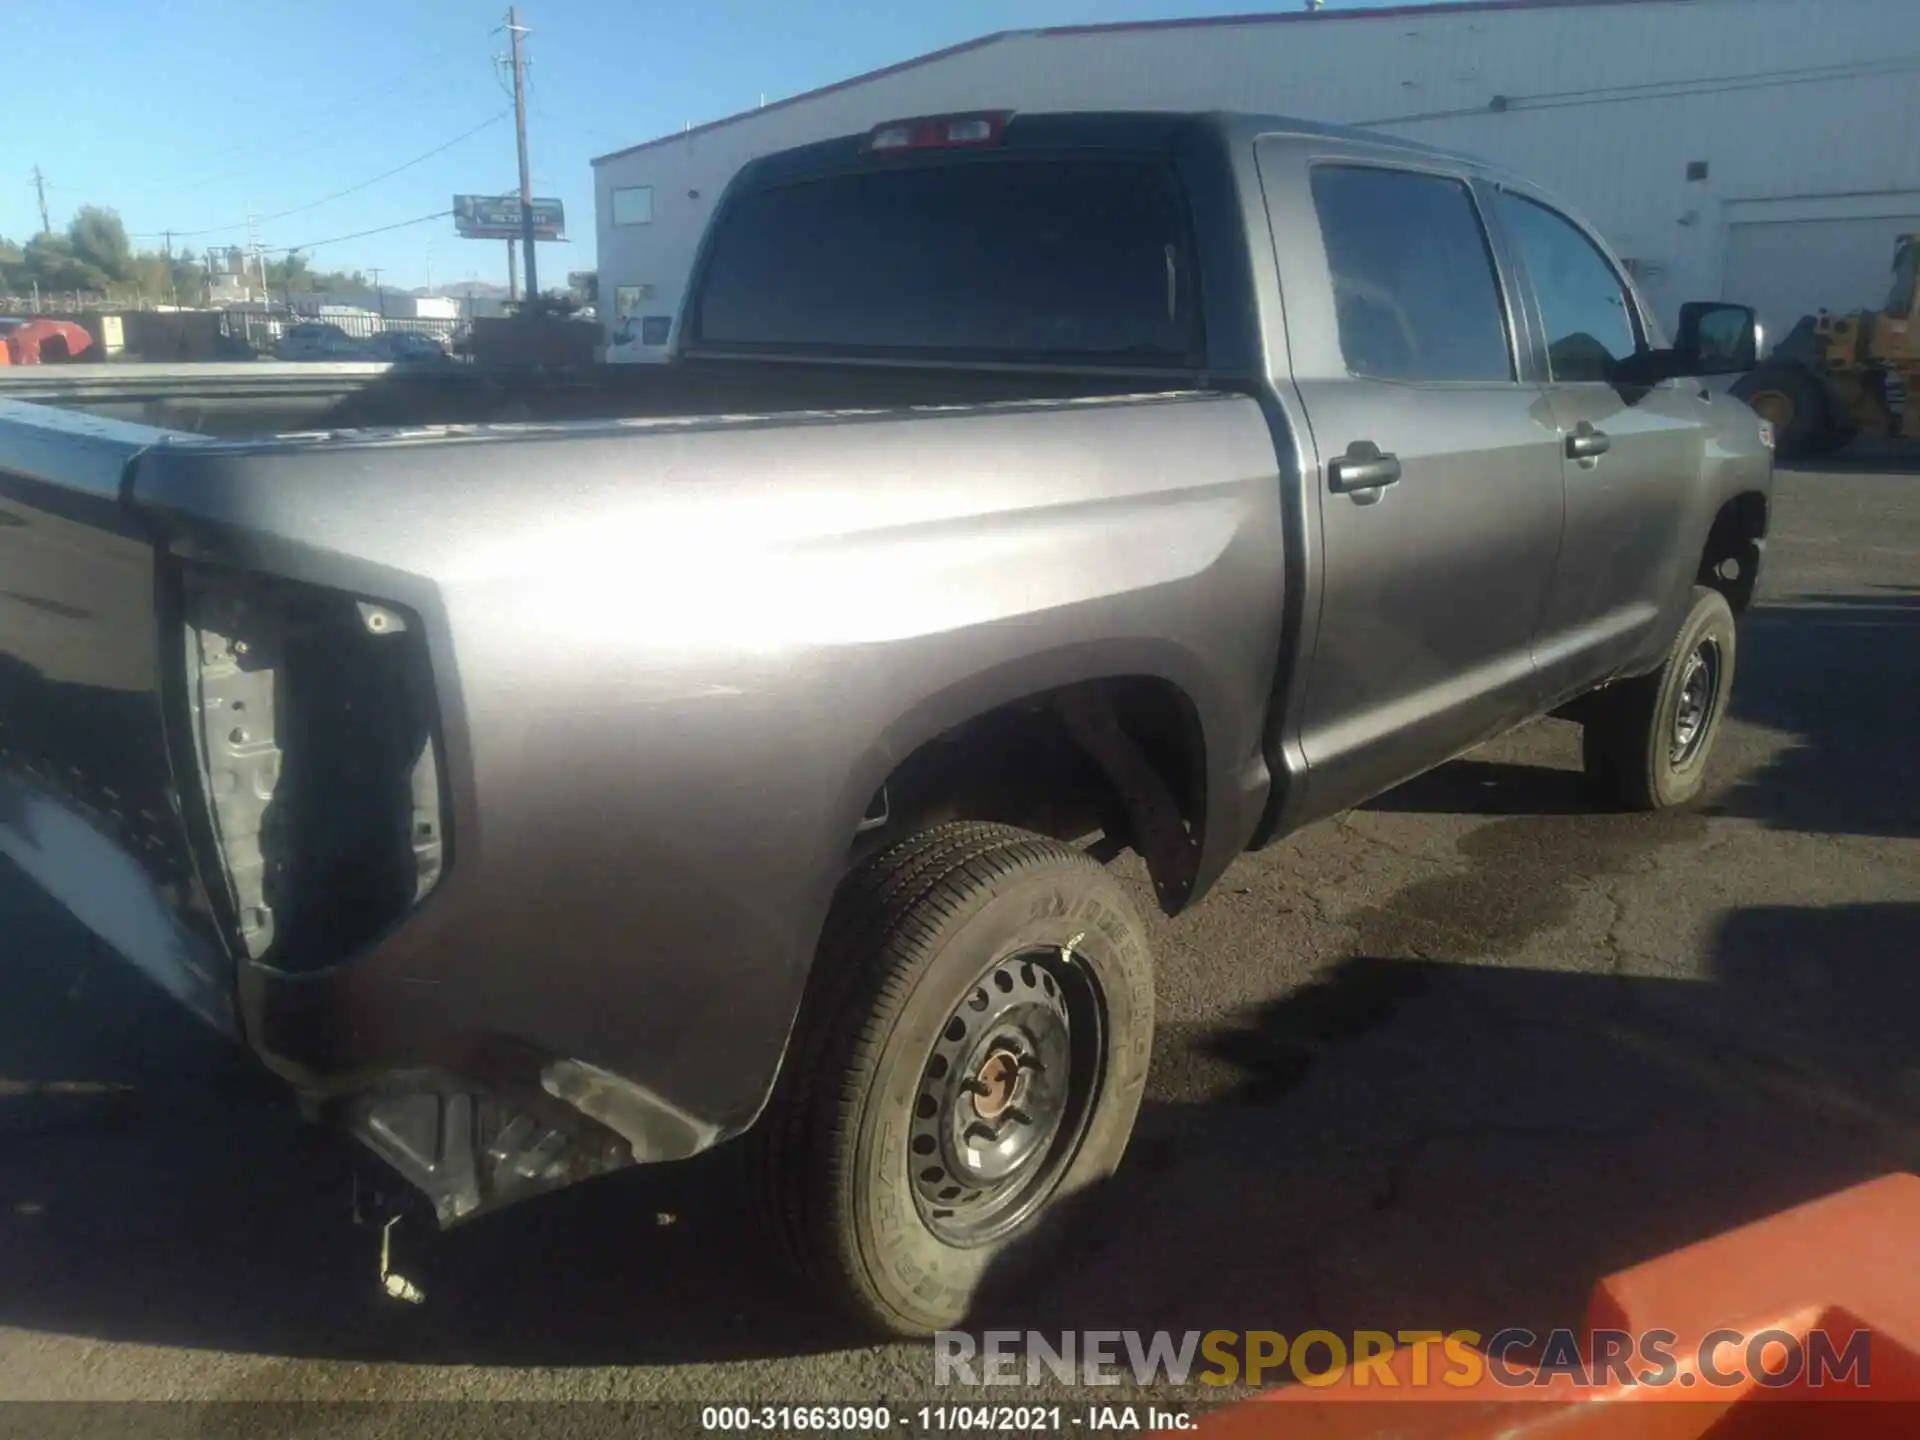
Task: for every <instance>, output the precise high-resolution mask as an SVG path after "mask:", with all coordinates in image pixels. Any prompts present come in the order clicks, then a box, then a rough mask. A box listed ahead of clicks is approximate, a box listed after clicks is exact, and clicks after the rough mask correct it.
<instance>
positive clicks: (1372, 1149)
mask: <svg viewBox="0 0 1920 1440" xmlns="http://www.w3.org/2000/svg"><path fill="white" fill-rule="evenodd" d="M1776 517H1777V518H1776V524H1775V534H1774V539H1773V541H1772V543H1771V546H1770V551H1769V557H1768V564H1767V568H1766V570H1765V572H1764V574H1763V578H1762V599H1761V604H1760V605H1759V607H1758V608H1757V609H1756V610H1755V611H1754V612H1753V614H1752V615H1751V617H1750V618H1749V619H1748V620H1747V622H1746V623H1745V625H1744V626H1743V628H1742V632H1741V636H1740V653H1739V660H1738V678H1737V680H1736V686H1735V697H1734V719H1733V723H1732V724H1731V726H1730V728H1729V729H1728V730H1727V731H1726V732H1725V733H1724V734H1723V735H1722V737H1721V739H1720V742H1719V748H1718V750H1717V752H1716V755H1715V758H1714V762H1713V776H1712V780H1711V782H1710V790H1709V793H1708V795H1707V796H1706V797H1705V799H1704V801H1703V803H1701V804H1700V805H1699V806H1698V808H1697V809H1695V810H1693V811H1691V812H1689V813H1684V814H1676V815H1667V816H1633V815H1619V814H1594V813H1591V812H1590V810H1589V808H1588V806H1587V805H1586V803H1585V801H1584V799H1583V798H1582V795H1581V792H1580V788H1579V786H1578V784H1577V783H1576V782H1577V774H1576V772H1577V767H1578V763H1579V740H1578V733H1577V731H1576V730H1575V729H1574V728H1573V727H1572V726H1571V725H1568V724H1565V723H1562V722H1556V721H1545V722H1542V723H1540V724H1537V725H1534V726H1531V727H1529V728H1528V729H1526V730H1524V731H1522V732H1520V733H1518V734H1515V735H1513V736H1510V737H1508V738H1506V739H1504V740H1502V741H1500V742H1498V743H1497V744H1494V745H1492V746H1488V747H1486V748H1484V749H1482V750H1480V751H1477V752H1475V753H1474V754H1473V755H1471V756H1469V757H1467V758H1465V759H1462V760H1458V761H1456V762H1454V763H1453V764H1451V765H1448V766H1446V767H1444V768H1442V769H1440V770H1438V771H1436V772H1434V773H1433V774H1431V775H1429V776H1426V777H1424V778H1423V779H1421V780H1418V781H1416V782H1414V783H1412V784H1409V785H1407V786H1404V787H1402V788H1401V789H1399V790H1397V791H1395V792H1393V793H1392V794H1390V795H1388V796H1386V797H1384V798H1382V799H1381V800H1379V801H1378V802H1376V803H1374V804H1372V805H1369V806H1367V807H1365V808H1363V809H1361V810H1357V811H1354V812H1352V813H1349V814H1347V815H1344V816H1342V817H1340V818H1339V819H1337V820H1334V821H1330V822H1327V823H1325V824H1322V825H1318V826H1316V827H1314V828H1313V829H1311V830H1309V831H1308V832H1306V833H1304V834H1302V835H1299V836H1297V837H1295V838H1294V839H1292V840H1290V841H1289V842H1286V843H1284V844H1282V845H1279V846H1276V847H1273V848H1271V849H1269V850H1268V851H1266V852H1264V853H1262V854H1259V855H1254V856H1249V857H1246V858H1245V859H1243V860H1242V861H1241V862H1239V863H1238V864H1237V865H1236V866H1235V867H1234V869H1233V870H1232V871H1231V872H1230V873H1229V874H1228V876H1227V877H1226V879H1225V881H1224V882H1223V883H1222V885H1221V886H1220V888H1219V890H1218V891H1217V892H1216V893H1215V895H1214V896H1213V897H1212V898H1211V899H1210V900H1209V901H1208V903H1206V904H1205V905H1203V906H1201V907H1199V908H1198V909H1197V910H1196V911H1195V912H1194V913H1193V914H1191V915H1190V916H1187V917H1185V918H1182V919H1181V920H1178V921H1174V922H1160V923H1157V924H1156V926H1155V929H1156V932H1157V935H1156V941H1157V946H1158V955H1159V965H1160V976H1161V985H1160V996H1161V1000H1160V1017H1161V1022H1160V1023H1161V1029H1160V1039H1159V1045H1158V1049H1157V1052H1156V1060H1155V1068H1154V1075H1153V1080H1152V1084H1151V1090H1150V1095H1149V1101H1148V1104H1147V1107H1146V1109H1145V1111H1144V1113H1143V1116H1142V1119H1141V1123H1140V1128H1139V1132H1138V1135H1137V1137H1136V1139H1135V1142H1134V1145H1133V1147H1132V1149H1131V1151H1130V1152H1129V1156H1128V1160H1127V1163H1126V1165H1125V1167H1124V1168H1123V1170H1122V1172H1121V1174H1120V1175H1119V1176H1118V1177H1117V1178H1116V1180H1115V1181H1114V1182H1113V1183H1112V1184H1111V1185H1110V1186H1109V1187H1107V1189H1106V1190H1105V1191H1104V1192H1103V1193H1101V1194H1099V1195H1096V1196H1094V1197H1092V1198H1091V1199H1090V1200H1089V1201H1088V1203H1087V1206H1086V1211H1085V1214H1084V1216H1083V1217H1082V1222H1081V1223H1080V1225H1079V1227H1078V1239H1077V1242H1076V1245H1075V1247H1074V1253H1073V1254H1072V1255H1071V1256H1070V1257H1069V1259H1068V1262H1067V1263H1066V1264H1064V1265H1062V1266H1061V1268H1060V1269H1059V1271H1058V1272H1057V1274H1056V1278H1055V1279H1054V1281H1053V1283H1052V1284H1051V1285H1049V1286H1047V1287H1045V1288H1044V1289H1043V1290H1042V1291H1041V1292H1040V1293H1037V1294H1034V1295H1032V1296H1030V1297H1028V1299H1027V1300H1026V1301H1024V1302H1022V1303H1021V1304H1020V1305H1018V1306H1016V1307H1014V1308H1013V1309H1011V1310H1010V1311H1009V1312H1008V1313H1006V1314H1003V1315H999V1316H996V1317H994V1318H995V1323H996V1324H1001V1325H1018V1326H1034V1327H1039V1328H1045V1329H1049V1330H1057V1329H1063V1328H1070V1327H1071V1328H1103V1329H1141V1330H1153V1329H1174V1330H1184V1329H1212V1328H1254V1327H1257V1328H1264V1329H1275V1330H1280V1331H1283V1332H1287V1333H1298V1332H1299V1331H1301V1330H1303V1329H1306V1328H1310V1327H1321V1328H1326V1329H1330V1330H1333V1331H1335V1332H1336V1333H1337V1332H1342V1331H1351V1330H1353V1329H1356V1328H1367V1329H1380V1330H1389V1331H1393V1330H1404V1329H1418V1328H1433V1329H1454V1328H1460V1327H1466V1328H1472V1329H1477V1330H1480V1331H1482V1332H1483V1333H1488V1332H1491V1331H1493V1330H1497V1329H1499V1328H1501V1327H1502V1326H1505V1325H1527V1326H1530V1327H1532V1328H1534V1329H1536V1330H1544V1329H1546V1328H1549V1327H1551V1326H1552V1325H1555V1324H1573V1323H1576V1322H1577V1321H1578V1320H1579V1319H1580V1317H1581V1315H1582V1313H1583V1312H1584V1309H1585V1304H1586V1300H1587V1296H1588V1293H1589V1291H1590V1289H1591V1287H1592V1284H1593V1282H1594V1280H1595V1279H1596V1278H1597V1277H1599V1276H1601V1275H1603V1274H1605V1273H1607V1272H1608V1271H1610V1270H1613V1269H1616V1268H1619V1267H1621V1266H1623V1265H1626V1264H1629V1263H1632V1262H1634V1261H1638V1260H1642V1259H1646V1258H1649V1257H1651V1256H1654V1255H1656V1254H1659V1253H1661V1252H1663V1251H1665V1250H1668V1249H1671V1248H1673V1247H1675V1246H1678V1245H1681V1244H1684V1243H1686V1242H1688V1241H1690V1240H1693V1239H1697V1238H1700V1237H1702V1236H1705V1235H1708V1234H1711V1233H1714V1232H1716V1231H1718V1230H1721V1229H1724V1228H1726V1227H1728V1226H1731V1225H1734V1224H1737V1223H1740V1222H1742V1221H1745V1220H1749V1219H1754V1218H1757V1217H1759V1216H1761V1215H1763V1214H1766V1213H1768V1212H1770V1211H1772V1210H1775V1209H1778V1208H1780V1207H1782V1206H1785V1205H1788V1204H1791V1203H1794V1202H1796V1201H1799V1200H1803V1199H1807V1198H1811V1197H1812V1196H1815V1195H1818V1194H1822V1193H1825V1192H1827V1191H1830V1190H1833V1189H1836V1188H1839V1187H1841V1186H1843V1185H1846V1184H1848V1183H1850V1182H1853V1181H1856V1180H1859V1179H1863V1178H1866V1177H1868V1176H1871V1175H1875V1174H1880V1173H1885V1172H1887V1171H1889V1170H1900V1169H1909V1168H1916V1166H1920V461H1916V460H1915V458H1914V457H1913V456H1912V455H1911V454H1900V453H1893V454H1881V455H1879V456H1868V457H1862V458H1857V459H1846V460H1840V461H1834V462H1828V463H1827V467H1826V468H1825V469H1823V470H1821V471H1819V472H1814V471H1799V472H1793V471H1785V472H1783V473H1782V474H1781V476H1780V483H1779V490H1778V496H1777V501H1776ZM0 863H3V862H0ZM1127 873H1128V874H1129V875H1130V876H1131V877H1132V878H1131V883H1134V884H1135V885H1136V886H1138V885H1139V883H1140V875H1139V873H1138V871H1137V868H1136V869H1132V870H1128V871H1127ZM1140 898H1141V908H1142V910H1143V912H1148V913H1150V912H1151V909H1152V907H1151V905H1150V903H1148V902H1147V900H1146V896H1145V892H1144V890H1142V892H1141V897H1140ZM345 1175H346V1171H345V1167H344V1163H343V1160H342V1156H341V1153H340V1151H339V1150H338V1149H337V1148H336V1147H335V1146H334V1145H333V1144H332V1143H330V1142H328V1141H326V1140H324V1139H321V1138H319V1137H316V1136H314V1135H313V1134H311V1133H310V1132H307V1131H305V1130H303V1128H302V1127H301V1126H300V1125H299V1123H298V1122H297V1121H296V1119H295V1117H294V1116H293V1115H292V1113H291V1112H290V1110H288V1109H287V1108H286V1107H285V1106H284V1105H283V1104H282V1103H281V1102H280V1097H279V1096H278V1094H277V1093H276V1090H275V1088H274V1086H273V1085H271V1084H269V1083H268V1082H266V1081H264V1080H263V1079H262V1078H261V1077H259V1076H258V1075H256V1074H254V1073H253V1072H252V1071H251V1070H250V1069H249V1068H248V1067H247V1066H246V1065H245V1064H244V1063H241V1062H240V1060H239V1059H238V1058H237V1057H235V1056H233V1055H231V1054H229V1053H227V1052H226V1051H225V1050H224V1049H223V1048H222V1047H221V1046H220V1045H219V1044H218V1043H216V1042H214V1041H212V1040H211V1039H210V1038H209V1037H207V1036H206V1035H204V1034H202V1033H201V1032H200V1031H198V1030H197V1029H196V1028H195V1026H194V1024H193V1022H191V1021H189V1020H186V1019H184V1018H183V1017H181V1016H180V1015H178V1014H176V1013H175V1012H174V1010H173V1009H172V1007H171V1006H170V1004H169V1003H168V1002H166V1001H165V1000H164V999H163V998H162V997H160V996H159V995H158V994H156V993H152V992H150V991H149V990H147V989H146V988H145V987H144V985H143V983H142V982H140V981H139V980H137V979H135V978H134V977H132V976H130V975H129V974H127V973H125V972H123V971H122V970H120V969H119V968H118V967H117V966H116V965H115V964H113V963H112V962H111V961H110V960H107V959H105V958H103V957H101V956H99V955H97V954H96V953H94V951H93V950H92V948H91V947H90V945H89V944H88V942H87V941H86V940H85V938H84V936H83V935H82V934H81V933H80V932H78V931H77V930H76V928H75V927H74V925H73V924H72V923H71V922H70V921H69V920H68V919H67V918H66V917H65V916H64V915H63V914H61V913H59V912H57V911H55V910H54V909H52V908H51V907H50V906H49V905H48V904H47V903H46V902H44V901H43V900H41V899H40V898H39V897H38V896H36V895H35V894H33V893H32V892H31V891H29V889H28V888H27V887H26V886H25V884H24V883H23V882H22V881H21V880H20V879H19V877H18V876H17V875H15V874H13V873H12V872H5V873H0V1399H76V1398H80V1399H84V1398H97V1399H134V1398H153V1399H174V1400H233V1399H250V1400H293V1399H304V1398H314V1399H318V1398H334V1399H357V1400H397V1399H425V1398H447V1399H468V1400H482V1399H514V1400H522V1401H537V1400H560V1399H568V1400H590V1399H596V1400H609V1399H611V1400H630V1401H644V1400H657V1399H679V1400H696V1401H702V1402H713V1401H720V1400H728V1399H751V1400H755V1401H781V1400H788V1401H799V1400H818V1401H848V1400H855V1399H860V1400H872V1399H874V1398H876V1397H892V1398H895V1399H904V1398H905V1397H908V1396H925V1395H927V1394H929V1393H930V1392H929V1386H930V1377H931V1359H930V1352H929V1351H928V1349H927V1348H926V1347H925V1346H922V1345H905V1344H902V1345H883V1346H873V1345H869V1344H863V1343H860V1342H858V1341H857V1340H855V1339H853V1338H852V1337H849V1336H847V1335H846V1334H845V1333H844V1332H843V1331H841V1330H840V1329H839V1328H838V1327H837V1326H836V1325H834V1324H833V1323H832V1322H830V1321H826V1320H824V1319H823V1318H822V1317H821V1316H820V1315H819V1314H818V1313H816V1311H815V1310H814V1309H813V1308H812V1307H810V1306H809V1304H808V1303H807V1300H806V1297H805V1295H804V1294H802V1293H800V1292H798V1291H797V1290H796V1289H795V1288H794V1287H792V1286H791V1285H790V1284H789V1283H788V1282H786V1281H785V1280H784V1279H782V1278H781V1277H780V1275H779V1274H778V1272H777V1271H776V1270H774V1269H773V1267H772V1266H771V1264H770V1262H769V1261H768V1260H767V1258H766V1256H765V1254H764V1252H763V1251H762V1250H761V1248H760V1245H759V1242H758V1241H757V1239H756V1238H755V1237H754V1234H753V1232H752V1230H751V1227H750V1226H749V1225H748V1224H747V1223H746V1217H745V1216H744V1214H743V1212H742V1209H741V1206H740V1204H739V1202H738V1200H737V1198H736V1196H735V1191H734V1189H733V1187H732V1185H731V1183H730V1182H731V1181H732V1178H733V1176H732V1170H731V1162H730V1158H729V1156H728V1155H727V1154H726V1153H725V1152H724V1151H723V1152H721V1153H719V1154H716V1155H713V1156H709V1157H704V1158H703V1159H702V1160H700V1161H696V1162H693V1163H690V1164H687V1165H682V1166H675V1167H669V1168H664V1169H659V1170H653V1171H638V1172H630V1173H628V1174H625V1175H622V1176H618V1177H614V1178H612V1179H610V1180H608V1181H605V1182H601V1183H599V1184H596V1185H591V1186H587V1187H583V1188H581V1189H579V1190H577V1191H573V1192H569V1193H565V1194H562V1195H558V1196H554V1197H551V1198H549V1199H547V1200H544V1201H541V1202H536V1203H534V1204H532V1205H530V1206H527V1207H524V1208H522V1209H519V1210H514V1211H509V1212H506V1213H504V1214H501V1215H498V1216H494V1217H490V1218H487V1219H483V1220H481V1221H478V1222H475V1223H474V1224H472V1225H470V1226H468V1227H466V1228H464V1229H461V1230H458V1231H455V1232H453V1233H451V1234H449V1235H446V1236H444V1237H441V1238H439V1239H438V1240H436V1241H434V1242H433V1244H432V1245H431V1246H429V1247H426V1248H424V1249H421V1248H416V1249H415V1250H414V1251H412V1252H411V1253H410V1254H409V1255H408V1257H407V1263H408V1265H409V1266H410V1267H411V1269H412V1271H413V1273H415V1274H416V1275H417V1276H418V1277H419V1278H420V1279H421V1280H422V1283H424V1284H425V1286H426V1288H427V1290H428V1292H429V1293H428V1301H427V1303H426V1304H425V1305H424V1306H422V1307H420V1308H418V1309H410V1308H407V1307H404V1306H398V1305H395V1304H394V1303H393V1302H391V1301H387V1300H385V1299H383V1298H381V1297H380V1296H379V1295H378V1294H377V1291H376V1284H375V1253H376V1251H375V1246H374V1243H373V1240H372V1237H371V1236H370V1235H369V1234H368V1233H367V1232H365V1231H363V1230H359V1229H356V1228H354V1227H353V1226H352V1225H351V1224H350V1222H349V1218H348V1207H347V1201H346V1179H345ZM409 1423H410V1424H413V1425H414V1429H415V1433H419V1425H418V1423H417V1422H409ZM364 1429H365V1421H364V1417H362V1418H361V1419H358V1420H356V1419H352V1418H350V1417H349V1416H348V1415H347V1414H346V1413H345V1412H339V1413H338V1414H337V1417H336V1418H335V1419H333V1420H328V1421H326V1422H324V1423H315V1424H314V1425H311V1426H308V1427H305V1429H304V1431H303V1433H312V1434H336V1433H346V1432H347V1431H348V1430H353V1431H354V1433H362V1432H363V1431H364Z"/></svg>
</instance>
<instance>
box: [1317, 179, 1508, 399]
mask: <svg viewBox="0 0 1920 1440" xmlns="http://www.w3.org/2000/svg"><path fill="white" fill-rule="evenodd" d="M1312 184H1313V203H1314V209H1315V210H1316V211H1317V212H1318V214H1319V217H1320V234H1321V238H1322V239H1323V240H1324V241H1325V242H1326V248H1327V265H1328V268H1329V269H1330V270H1331V271H1332V273H1333V295H1334V306H1335V310H1336V313H1337V315H1338V318H1339V325H1340V352H1341V355H1342V356H1343V357H1344V359H1345V360H1346V365H1347V369H1348V371H1349V372H1350V373H1352V374H1354V375H1357V376H1362V377H1365V378H1368V379H1375V380H1408V381H1476V380H1477V381H1501V380H1505V381H1511V380H1513V378H1514V369H1513V353H1512V348H1511V346H1510V345H1509V343H1508V338H1507V321H1506V307H1505V305H1504V304H1503V303H1502V301H1501V297H1500V281H1499V275H1498V272H1497V271H1496V270H1495V269H1494V264H1493V255H1492V253H1491V251H1490V250H1489V249H1488V247H1487V236H1486V231H1485V230H1484V229H1483V228H1482V227H1481V224H1480V214H1479V211H1478V210H1477V209H1476V208H1475V206H1474V203H1473V196H1472V194H1471V193H1470V192H1469V191H1468V189H1467V187H1466V185H1465V184H1464V183H1463V182H1461V181H1459V180H1456V179H1453V178H1451V177H1449V176H1444V175H1430V174H1426V173H1423V172H1420V171H1413V170H1387V169H1381V168H1378V167H1375V166H1362V165H1316V166H1315V167H1314V169H1313V175H1312Z"/></svg>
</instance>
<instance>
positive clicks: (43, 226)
mask: <svg viewBox="0 0 1920 1440" xmlns="http://www.w3.org/2000/svg"><path fill="white" fill-rule="evenodd" d="M520 153H521V155H522V157H524V156H525V154H526V146H525V144H524V143H522V145H521V148H520ZM524 168H525V167H524V165H523V166H522V169H523V170H524ZM33 188H34V192H35V193H36V194H38V195H39V197H40V233H41V234H42V235H51V234H52V233H53V221H51V220H49V219H48V218H47V177H46V176H44V175H42V174H41V173H40V167H39V166H38V165H36V166H34V167H33Z"/></svg>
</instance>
